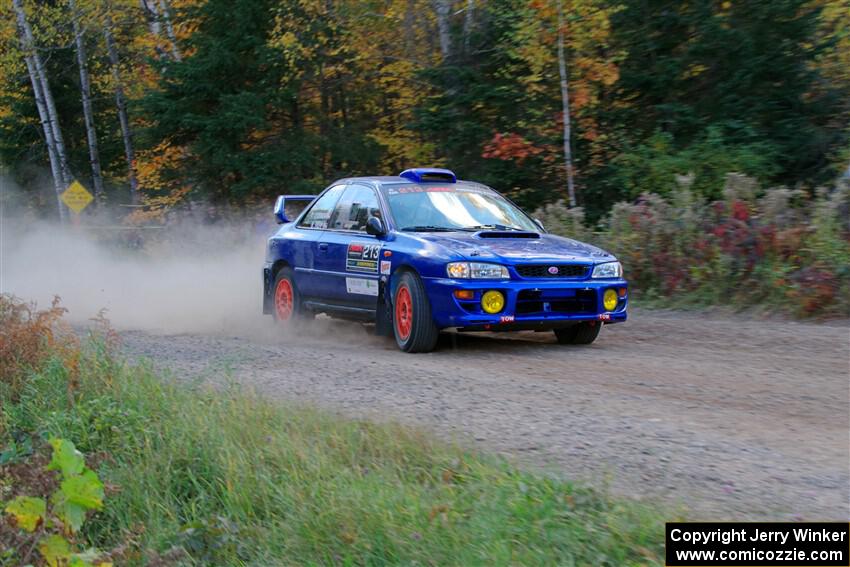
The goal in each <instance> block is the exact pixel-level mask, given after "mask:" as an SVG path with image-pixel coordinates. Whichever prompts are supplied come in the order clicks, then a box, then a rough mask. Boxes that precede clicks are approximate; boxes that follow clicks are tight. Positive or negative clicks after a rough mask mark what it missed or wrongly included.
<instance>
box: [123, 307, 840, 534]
mask: <svg viewBox="0 0 850 567" xmlns="http://www.w3.org/2000/svg"><path fill="white" fill-rule="evenodd" d="M122 335H123V340H124V348H125V351H126V352H127V353H128V354H129V355H131V356H144V357H149V358H151V359H153V360H154V361H155V363H156V364H159V365H162V366H163V367H167V368H171V369H174V370H176V372H175V374H176V375H178V376H180V377H181V378H182V377H198V376H200V377H202V378H205V379H208V380H211V381H214V382H220V381H224V380H227V379H235V380H236V381H237V382H240V383H243V384H247V385H250V386H251V387H253V388H255V389H256V390H257V391H259V392H261V393H262V394H263V395H267V396H272V397H276V398H281V399H288V400H296V401H299V402H309V403H312V404H316V405H319V406H322V407H325V408H330V409H332V410H335V411H338V412H340V413H342V414H344V415H350V416H357V417H369V418H376V419H391V420H395V421H399V422H402V423H406V424H411V425H414V426H418V427H424V428H426V429H429V430H431V431H433V432H435V433H436V434H438V435H440V436H442V437H443V438H448V439H451V440H455V441H458V442H461V443H464V444H469V445H471V446H474V447H481V448H484V449H487V450H491V451H497V452H499V453H502V454H504V455H505V456H507V457H508V458H509V459H511V460H514V461H517V462H519V463H520V464H522V465H523V466H528V467H534V468H538V469H542V470H543V471H545V472H547V473H552V474H558V475H563V476H565V477H567V478H571V479H576V480H580V481H583V482H587V483H590V484H593V485H601V486H605V487H607V488H609V489H610V490H611V491H612V492H613V493H615V494H619V495H627V496H629V497H633V498H639V499H640V498H643V499H651V500H654V501H661V502H662V503H663V506H665V507H668V509H669V510H670V516H671V517H672V516H673V515H674V514H675V513H679V512H681V513H684V514H686V515H687V516H689V517H691V518H692V519H700V520H722V519H770V520H798V519H811V520H826V519H835V520H847V519H848V518H850V512H848V508H849V507H850V326H848V324H847V322H837V323H792V322H784V321H776V320H769V321H764V320H757V319H752V318H748V317H739V316H734V317H733V316H728V315H706V314H696V313H683V312H657V311H645V310H644V311H635V312H634V313H633V314H632V318H631V319H630V321H629V322H628V323H626V324H625V325H616V326H609V327H606V328H605V329H603V333H602V335H600V338H599V339H598V340H597V341H596V343H594V344H593V345H591V346H589V347H564V346H559V345H557V344H555V343H554V339H553V337H552V336H551V335H550V334H548V333H522V334H517V335H457V334H449V335H445V336H443V337H442V338H441V346H440V349H439V350H438V351H437V352H434V353H431V354H425V355H408V354H402V353H401V352H399V351H397V350H396V348H395V345H394V344H393V342H392V340H391V339H384V338H380V337H375V336H372V335H370V334H369V333H368V332H367V331H366V330H365V329H364V328H362V327H361V326H359V325H357V324H352V323H346V322H340V321H330V320H326V319H319V320H317V321H315V322H313V323H312V324H311V325H310V326H309V328H307V329H300V330H299V332H298V334H297V336H295V335H293V334H285V333H281V332H279V331H277V330H275V329H272V328H271V327H270V323H269V322H268V321H266V320H263V321H259V320H258V322H257V326H256V329H254V330H252V332H250V333H241V332H240V333H239V334H238V336H234V334H230V335H225V334H179V335H174V334H171V335H168V334H156V333H151V332H141V331H125V332H123V333H122ZM228 376H230V378H228Z"/></svg>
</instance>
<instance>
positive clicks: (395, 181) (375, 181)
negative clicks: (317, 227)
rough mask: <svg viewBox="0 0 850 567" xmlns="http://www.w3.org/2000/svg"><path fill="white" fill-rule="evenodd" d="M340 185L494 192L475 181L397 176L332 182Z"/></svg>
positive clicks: (346, 179)
mask: <svg viewBox="0 0 850 567" xmlns="http://www.w3.org/2000/svg"><path fill="white" fill-rule="evenodd" d="M340 183H364V184H366V185H370V186H372V187H375V188H377V189H383V188H386V187H391V186H393V185H418V186H420V187H428V186H434V185H443V186H450V185H461V186H466V187H479V188H485V189H490V190H491V191H495V190H494V189H493V188H492V187H488V186H487V185H484V184H483V183H478V182H476V181H465V180H463V179H458V180H457V181H456V182H439V181H425V182H420V183H417V182H415V181H412V180H411V179H408V178H406V177H401V176H398V175H372V176H367V177H345V178H343V179H338V180H337V181H334V183H333V185H337V184H340Z"/></svg>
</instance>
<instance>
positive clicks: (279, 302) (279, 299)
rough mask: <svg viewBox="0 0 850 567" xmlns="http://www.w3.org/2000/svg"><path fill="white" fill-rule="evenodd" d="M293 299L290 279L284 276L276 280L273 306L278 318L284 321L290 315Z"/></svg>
mask: <svg viewBox="0 0 850 567" xmlns="http://www.w3.org/2000/svg"><path fill="white" fill-rule="evenodd" d="M293 299H294V298H293V292H292V284H291V283H290V281H289V280H288V279H286V278H284V279H282V280H280V281H279V282H277V287H276V288H275V290H274V308H275V313H276V314H277V318H278V319H279V320H281V321H286V320H288V319H289V318H290V317H291V316H292V304H293Z"/></svg>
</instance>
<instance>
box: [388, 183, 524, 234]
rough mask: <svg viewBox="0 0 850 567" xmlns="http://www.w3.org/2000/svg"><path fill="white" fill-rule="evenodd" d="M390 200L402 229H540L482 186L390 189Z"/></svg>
mask: <svg viewBox="0 0 850 567" xmlns="http://www.w3.org/2000/svg"><path fill="white" fill-rule="evenodd" d="M387 198H388V200H389V204H390V210H391V211H392V214H393V218H394V219H395V223H396V227H397V228H398V230H407V231H417V232H429V231H430V232H438V231H456V230H468V231H476V230H488V229H489V230H529V231H538V230H539V228H538V227H537V226H536V225H535V224H534V222H533V221H532V220H531V219H530V218H529V217H528V216H527V215H526V214H525V213H523V212H522V211H521V210H519V209H518V208H517V207H516V206H515V205H513V204H512V203H510V202H509V201H507V200H506V199H504V198H503V197H502V196H501V195H499V194H498V193H496V192H495V191H493V190H491V189H488V188H486V187H483V186H480V185H470V184H465V183H458V184H456V185H449V186H444V185H433V186H431V185H424V186H423V185H404V186H398V187H390V188H389V189H388V190H387Z"/></svg>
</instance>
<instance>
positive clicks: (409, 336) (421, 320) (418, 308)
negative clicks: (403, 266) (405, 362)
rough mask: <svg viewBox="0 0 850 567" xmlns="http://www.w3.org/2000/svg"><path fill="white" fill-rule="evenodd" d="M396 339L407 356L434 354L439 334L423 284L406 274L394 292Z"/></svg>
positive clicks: (393, 313)
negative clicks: (408, 354) (412, 353)
mask: <svg viewBox="0 0 850 567" xmlns="http://www.w3.org/2000/svg"><path fill="white" fill-rule="evenodd" d="M392 316H393V335H395V342H396V344H397V345H398V348H400V349H401V350H403V351H404V352H431V351H432V350H434V347H435V346H437V338H438V337H439V334H440V331H439V329H437V325H435V324H434V319H433V318H432V317H431V303H430V302H429V301H428V296H427V295H426V293H425V286H424V285H423V283H422V280H421V279H420V278H419V276H417V275H416V274H414V273H412V272H403V273H402V274H401V276H400V277H399V278H398V283H396V285H395V286H394V289H393V307H392Z"/></svg>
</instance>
